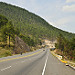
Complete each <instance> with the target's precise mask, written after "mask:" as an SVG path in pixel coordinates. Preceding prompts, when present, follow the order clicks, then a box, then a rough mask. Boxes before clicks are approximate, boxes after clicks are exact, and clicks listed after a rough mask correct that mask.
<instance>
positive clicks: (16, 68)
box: [0, 48, 75, 75]
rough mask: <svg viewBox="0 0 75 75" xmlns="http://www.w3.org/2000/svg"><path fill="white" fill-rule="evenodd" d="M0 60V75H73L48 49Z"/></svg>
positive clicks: (72, 71) (74, 71) (74, 72)
mask: <svg viewBox="0 0 75 75" xmlns="http://www.w3.org/2000/svg"><path fill="white" fill-rule="evenodd" d="M44 50H45V51H43V49H39V50H37V51H34V52H29V53H25V54H23V55H15V56H9V57H4V58H0V75H75V70H73V69H71V68H70V67H68V66H65V64H64V63H62V62H60V61H59V60H58V59H57V58H56V57H54V56H53V55H52V54H51V53H50V50H49V49H47V48H46V49H44Z"/></svg>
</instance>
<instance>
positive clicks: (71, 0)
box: [66, 0, 75, 3]
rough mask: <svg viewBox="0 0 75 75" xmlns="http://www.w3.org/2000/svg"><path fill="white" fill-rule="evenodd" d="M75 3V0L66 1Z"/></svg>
mask: <svg viewBox="0 0 75 75" xmlns="http://www.w3.org/2000/svg"><path fill="white" fill-rule="evenodd" d="M70 2H75V0H66V3H70Z"/></svg>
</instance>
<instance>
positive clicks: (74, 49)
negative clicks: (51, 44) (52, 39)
mask: <svg viewBox="0 0 75 75" xmlns="http://www.w3.org/2000/svg"><path fill="white" fill-rule="evenodd" d="M56 48H57V49H59V50H61V52H62V53H63V56H66V58H67V59H70V60H75V38H72V39H67V38H65V37H64V36H63V35H62V34H60V35H59V36H58V37H57V43H56Z"/></svg>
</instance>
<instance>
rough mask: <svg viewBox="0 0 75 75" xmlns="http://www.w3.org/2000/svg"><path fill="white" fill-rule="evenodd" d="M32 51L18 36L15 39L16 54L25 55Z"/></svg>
mask: <svg viewBox="0 0 75 75" xmlns="http://www.w3.org/2000/svg"><path fill="white" fill-rule="evenodd" d="M28 51H30V48H29V46H28V45H27V44H26V43H25V42H24V41H23V40H22V39H21V38H19V37H18V36H16V37H15V48H14V53H15V54H18V53H21V52H22V53H25V52H28Z"/></svg>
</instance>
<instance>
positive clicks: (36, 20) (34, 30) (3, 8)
mask: <svg viewBox="0 0 75 75" xmlns="http://www.w3.org/2000/svg"><path fill="white" fill-rule="evenodd" d="M0 14H2V15H4V16H6V17H7V18H8V20H11V21H12V22H13V25H14V28H15V29H16V28H18V30H20V33H22V34H23V35H32V36H33V37H35V38H36V37H37V38H42V39H44V38H46V39H51V38H53V39H55V38H56V37H57V36H58V35H59V33H61V34H62V35H63V36H65V37H67V38H69V39H70V38H73V37H75V34H72V33H68V32H65V31H62V30H60V29H58V28H55V27H53V26H52V25H50V24H48V23H47V22H46V21H45V20H44V19H42V18H41V17H39V16H37V15H35V14H33V13H31V12H29V11H27V10H25V9H22V8H20V7H17V6H13V5H10V4H6V3H3V2H0Z"/></svg>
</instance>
